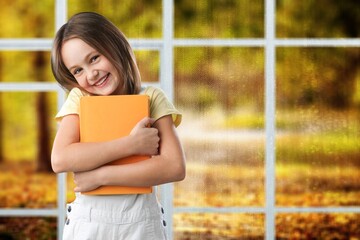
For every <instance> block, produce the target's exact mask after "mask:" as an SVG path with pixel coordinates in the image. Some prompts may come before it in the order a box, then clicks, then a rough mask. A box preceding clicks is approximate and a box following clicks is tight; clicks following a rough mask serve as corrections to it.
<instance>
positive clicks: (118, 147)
mask: <svg viewBox="0 0 360 240" xmlns="http://www.w3.org/2000/svg"><path fill="white" fill-rule="evenodd" d="M152 123H153V120H152V119H150V118H144V119H143V120H141V121H140V122H139V123H138V124H137V125H136V127H135V128H134V130H133V131H132V132H131V134H130V135H129V136H127V137H123V138H119V139H116V140H113V141H107V142H98V143H81V142H80V131H79V130H80V129H79V116H78V115H76V114H72V115H67V116H65V117H64V118H63V119H62V120H61V122H60V125H59V128H58V131H57V134H56V137H55V140H54V144H53V149H52V153H51V164H52V168H53V170H54V172H56V173H59V172H79V171H89V170H92V169H95V168H97V167H99V166H102V165H104V164H106V163H108V162H111V161H113V160H116V159H119V158H123V157H128V156H131V155H134V154H144V155H145V154H146V155H154V154H157V151H158V141H159V136H158V131H157V129H156V128H148V127H146V126H147V125H148V124H152Z"/></svg>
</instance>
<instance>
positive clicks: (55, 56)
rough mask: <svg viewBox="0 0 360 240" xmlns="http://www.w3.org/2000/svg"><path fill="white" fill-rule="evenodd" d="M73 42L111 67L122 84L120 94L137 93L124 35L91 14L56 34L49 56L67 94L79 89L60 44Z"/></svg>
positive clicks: (138, 83) (132, 58)
mask: <svg viewBox="0 0 360 240" xmlns="http://www.w3.org/2000/svg"><path fill="white" fill-rule="evenodd" d="M72 38H79V39H81V40H83V41H84V42H86V43H87V44H88V45H90V46H91V47H92V48H94V49H96V50H97V51H98V52H99V53H100V54H102V55H104V56H105V57H106V58H107V59H108V60H109V61H110V62H111V63H112V64H113V65H114V67H115V68H116V70H117V71H118V74H119V75H120V78H122V79H123V80H124V85H123V94H137V93H139V92H140V88H141V79H140V73H139V69H138V67H137V64H136V60H135V55H134V52H133V51H132V49H131V46H130V44H129V42H128V41H127V39H126V37H125V35H124V34H123V33H122V32H121V31H120V30H119V29H118V28H117V27H116V26H115V25H114V24H113V23H112V22H110V21H109V20H108V19H106V18H105V17H103V16H102V15H100V14H97V13H93V12H82V13H78V14H75V15H74V16H73V17H71V18H70V20H69V21H68V22H67V23H65V24H64V25H63V26H62V27H61V28H60V29H59V30H58V32H57V33H56V36H55V39H54V43H53V48H52V52H51V69H52V72H53V74H54V77H55V79H56V80H57V81H58V82H59V84H60V85H61V86H63V87H64V88H65V89H67V90H68V91H70V90H71V89H72V88H73V87H79V84H78V83H77V81H76V79H75V77H74V76H73V75H72V74H71V73H70V71H69V70H68V69H67V68H66V66H65V64H64V62H63V60H62V56H61V48H62V45H63V43H64V42H65V41H67V40H69V39H72Z"/></svg>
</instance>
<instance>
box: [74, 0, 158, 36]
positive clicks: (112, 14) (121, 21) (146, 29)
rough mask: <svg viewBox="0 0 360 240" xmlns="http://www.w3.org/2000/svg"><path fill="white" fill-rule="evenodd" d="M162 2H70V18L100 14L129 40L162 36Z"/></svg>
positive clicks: (104, 0)
mask: <svg viewBox="0 0 360 240" xmlns="http://www.w3.org/2000/svg"><path fill="white" fill-rule="evenodd" d="M161 2H162V1H161V0H150V1H149V0H138V1H121V2H119V1H118V0H90V1H82V0H69V1H68V16H69V18H70V17H71V16H72V15H74V14H76V13H78V12H84V11H91V12H98V13H101V14H102V15H104V16H105V17H107V18H109V20H111V21H112V22H113V23H114V24H115V25H116V26H118V27H119V28H120V30H121V31H122V32H123V33H124V34H125V35H126V36H127V37H128V38H160V37H161V36H162V34H161V31H162V6H161Z"/></svg>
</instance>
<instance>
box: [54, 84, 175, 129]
mask: <svg viewBox="0 0 360 240" xmlns="http://www.w3.org/2000/svg"><path fill="white" fill-rule="evenodd" d="M140 94H146V95H148V96H149V98H150V117H151V118H154V119H155V120H158V119H160V118H162V117H164V116H167V115H171V116H172V119H173V122H174V125H175V126H176V127H177V126H179V124H180V123H181V117H182V115H181V113H180V112H179V111H178V110H177V109H176V108H175V107H174V105H173V104H172V103H171V102H170V101H169V99H168V98H167V97H166V95H165V93H164V92H163V91H162V90H161V89H159V88H155V87H151V86H150V87H146V88H145V89H144V90H143V91H142V92H141V93H140ZM88 95H89V94H88V93H85V92H83V91H81V90H80V89H79V88H73V89H72V90H71V91H70V93H69V95H68V97H67V99H66V101H65V103H64V105H63V106H62V107H61V109H60V111H59V112H58V114H56V116H55V119H56V120H57V121H60V120H61V119H62V118H63V117H64V116H66V115H70V114H77V115H79V106H80V98H81V97H83V96H88Z"/></svg>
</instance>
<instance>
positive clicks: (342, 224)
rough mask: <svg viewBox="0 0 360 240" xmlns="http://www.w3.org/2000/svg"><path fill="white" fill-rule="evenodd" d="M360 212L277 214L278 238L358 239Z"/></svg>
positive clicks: (359, 233)
mask: <svg viewBox="0 0 360 240" xmlns="http://www.w3.org/2000/svg"><path fill="white" fill-rule="evenodd" d="M359 236H360V214H355V213H331V214H328V213H296V214H290V213H281V214H277V216H276V238H277V239H357V238H358V237H359Z"/></svg>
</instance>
